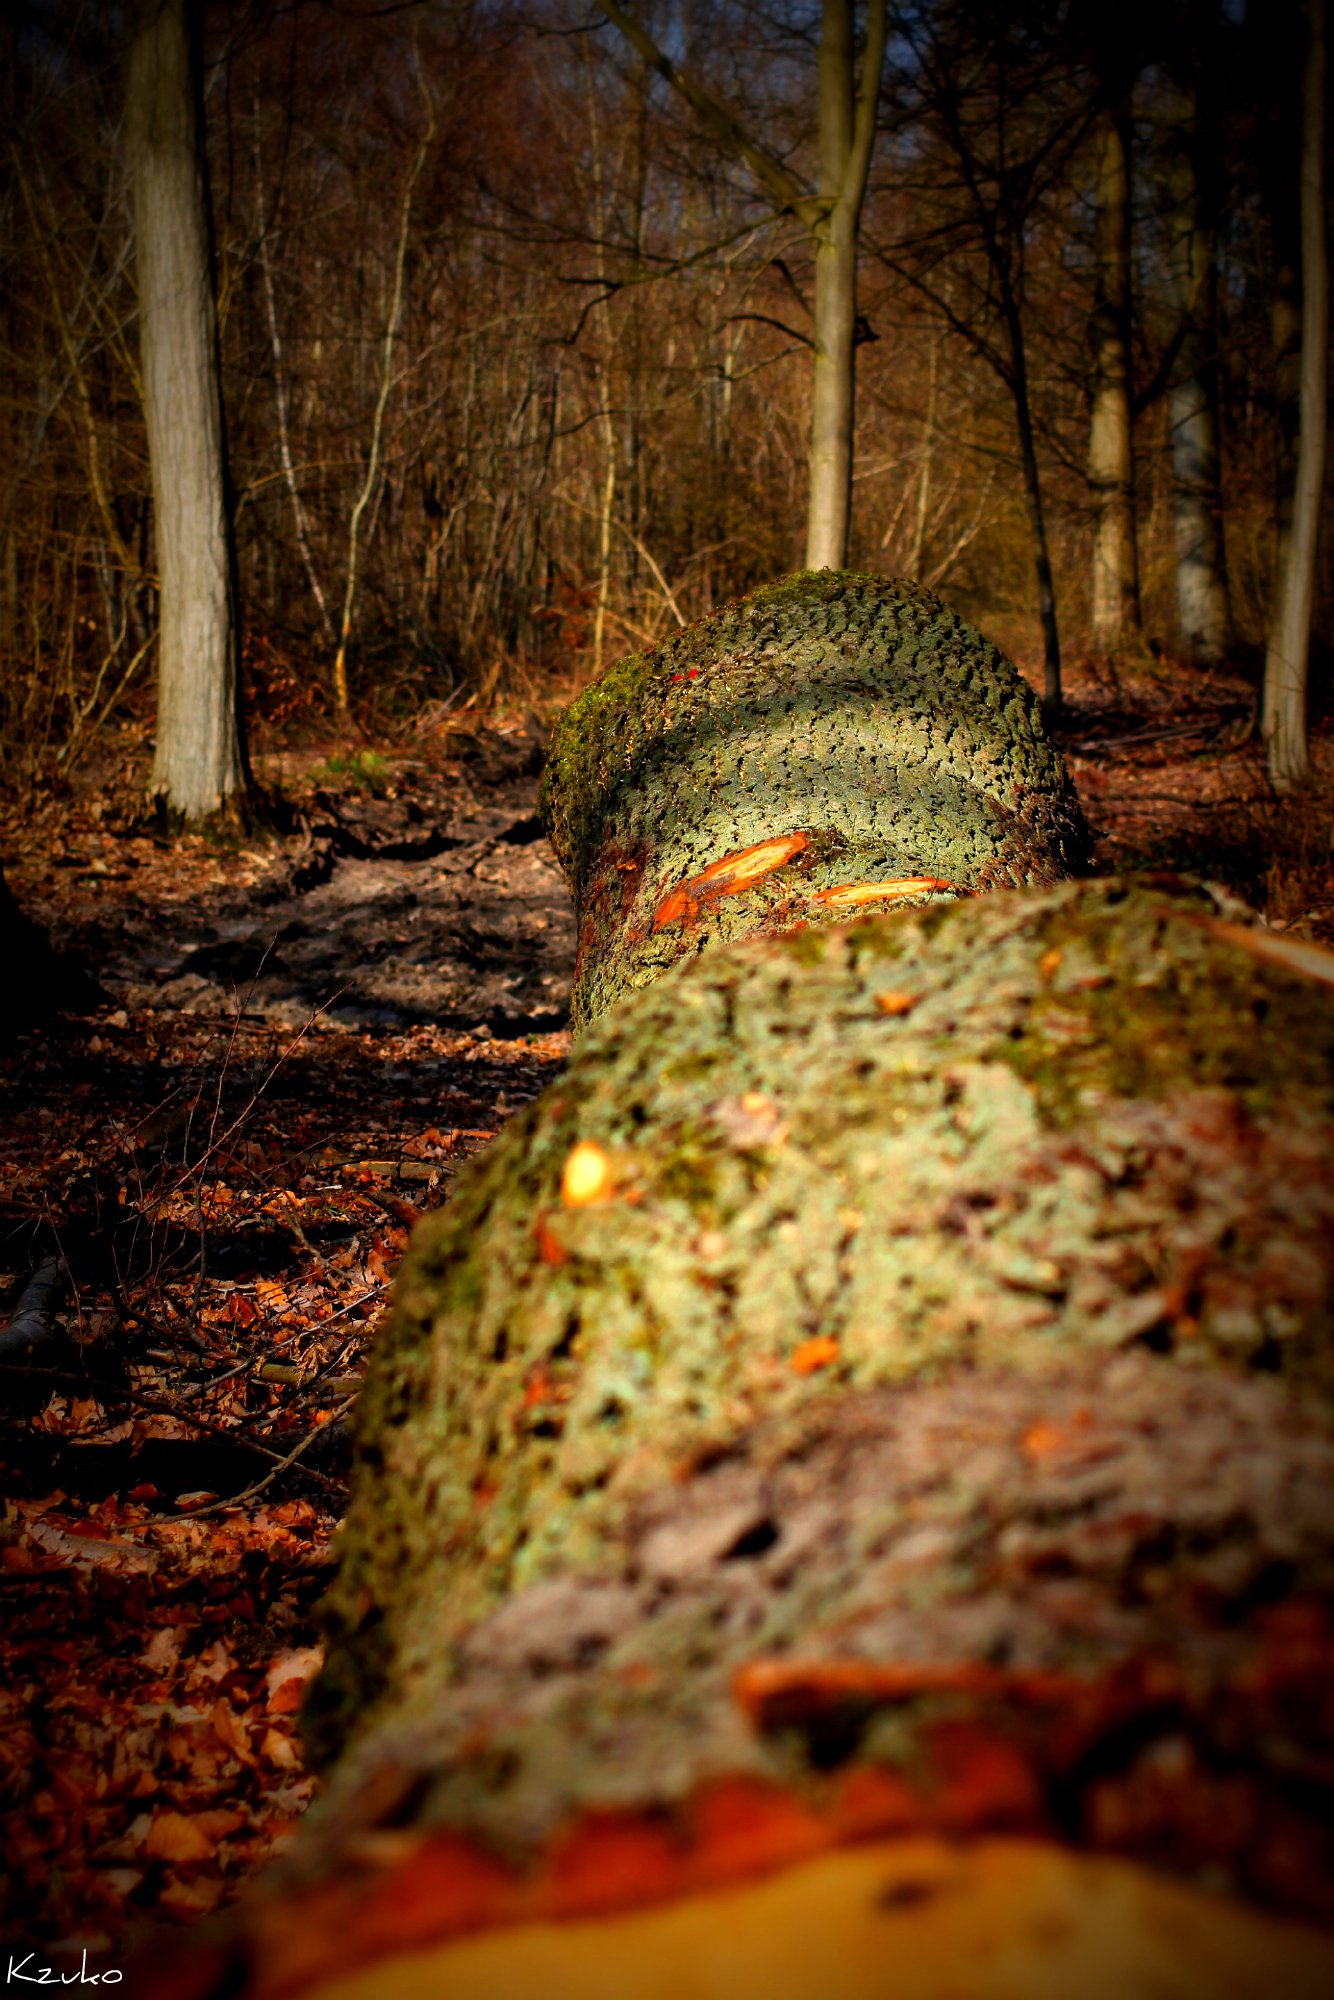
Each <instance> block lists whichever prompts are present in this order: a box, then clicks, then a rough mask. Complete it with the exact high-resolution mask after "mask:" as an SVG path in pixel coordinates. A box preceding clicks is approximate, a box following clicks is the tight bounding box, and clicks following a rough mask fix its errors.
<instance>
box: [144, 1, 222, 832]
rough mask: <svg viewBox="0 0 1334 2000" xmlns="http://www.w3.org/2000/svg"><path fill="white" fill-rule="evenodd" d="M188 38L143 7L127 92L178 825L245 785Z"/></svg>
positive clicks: (196, 101)
mask: <svg viewBox="0 0 1334 2000" xmlns="http://www.w3.org/2000/svg"><path fill="white" fill-rule="evenodd" d="M196 29H197V23H196V22H195V21H193V20H190V19H188V18H187V4H186V0H145V4H144V5H143V7H142V9H141V11H140V13H139V16H138V26H137V32H136V34H135V37H134V41H133V43H132V45H131V49H130V60H129V70H128V77H127V84H126V127H127V136H128V143H129V157H130V178H131V185H132V192H133V203H134V231H135V247H136V255H137V262H138V273H139V328H140V345H141V350H142V356H143V395H144V417H145V421H146V423H147V427H148V455H149V461H150V466H151V470H152V480H153V511H154V526H155V533H156V539H157V557H158V572H159V578H160V587H161V595H160V604H161V630H160V635H159V653H158V702H157V748H156V752H155V755H154V759H153V775H152V780H151V785H152V789H153V791H154V793H155V794H157V795H158V796H159V797H161V798H163V799H164V800H165V801H166V803H167V804H168V806H170V807H171V808H172V809H173V810H174V811H177V812H179V813H182V814H183V815H184V816H185V818H186V819H201V818H203V817H204V816H205V815H206V814H208V813H211V812H215V811H216V810H217V809H218V807H219V806H221V805H222V804H224V802H225V801H226V800H227V799H228V798H231V797H232V796H234V795H237V794H240V793H242V792H244V790H245V786H246V770H245V758H244V751H243V746H242V741H241V730H240V718H239V713H238V704H237V623H236V595H235V571H234V562H233V551H232V539H231V521H230V516H229V511H228V502H227V477H226V454H225V444H224V435H223V422H222V394H221V388H220V383H219V372H218V332H217V319H216V314H215V311H214V303H213V285H212V270H211V265H212V260H211V256H210V243H209V212H208V189H207V180H206V173H205V162H204V152H203V130H202V119H201V115H200V109H201V100H202V89H201V70H200V54H199V48H198V42H197V39H196V33H195V30H196Z"/></svg>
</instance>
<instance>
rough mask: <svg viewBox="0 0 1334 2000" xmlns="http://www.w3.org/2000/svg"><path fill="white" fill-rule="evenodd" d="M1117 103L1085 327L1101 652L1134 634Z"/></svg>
mask: <svg viewBox="0 0 1334 2000" xmlns="http://www.w3.org/2000/svg"><path fill="white" fill-rule="evenodd" d="M1128 123H1129V121H1128V119H1127V117H1126V113H1125V108H1124V106H1123V105H1113V106H1112V107H1110V108H1109V109H1108V111H1107V112H1106V113H1105V114H1104V118H1103V126H1102V132H1101V136H1100V142H1099V148H1098V192H1097V203H1098V295H1097V299H1096V302H1095V304H1094V308H1093V315H1092V319H1091V322H1090V329H1089V330H1090V334H1091V337H1092V343H1093V367H1094V389H1093V416H1092V421H1091V423H1090V426H1089V484H1090V485H1091V486H1092V488H1093V497H1094V506H1095V508H1096V511H1097V524H1096V528H1095V533H1094V543H1093V636H1094V639H1095V641H1096V643H1097V644H1098V645H1099V646H1100V647H1102V648H1105V649H1108V650H1110V649H1112V648H1115V647H1117V646H1120V645H1122V644H1124V642H1125V640H1126V638H1127V636H1128V635H1129V634H1130V633H1133V632H1137V631H1138V630H1139V622H1140V612H1139V566H1138V562H1137V559H1136V552H1135V488H1134V472H1133V456H1132V443H1131V405H1130V147H1129V139H1128V129H1127V128H1128Z"/></svg>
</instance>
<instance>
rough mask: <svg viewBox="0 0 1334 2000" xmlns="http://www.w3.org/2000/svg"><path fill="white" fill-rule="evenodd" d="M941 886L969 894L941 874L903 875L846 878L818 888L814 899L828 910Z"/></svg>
mask: <svg viewBox="0 0 1334 2000" xmlns="http://www.w3.org/2000/svg"><path fill="white" fill-rule="evenodd" d="M937 889H952V890H953V891H954V893H955V894H956V895H959V896H962V895H966V894H967V891H966V890H965V889H963V888H961V887H960V885H959V884H958V883H957V882H945V881H942V880H941V878H940V876H939V875H899V876H896V877H895V878H893V879H892V880H891V881H888V882H846V883H844V884H842V886H841V887H839V888H837V889H818V890H817V891H816V893H815V894H814V895H813V896H812V897H811V901H812V902H813V903H823V904H824V906H825V908H826V909H827V910H842V909H854V908H856V906H857V905H858V904H859V903H897V902H898V901H899V900H900V899H901V898H902V897H904V896H926V895H929V894H931V893H932V892H933V891H935V890H937Z"/></svg>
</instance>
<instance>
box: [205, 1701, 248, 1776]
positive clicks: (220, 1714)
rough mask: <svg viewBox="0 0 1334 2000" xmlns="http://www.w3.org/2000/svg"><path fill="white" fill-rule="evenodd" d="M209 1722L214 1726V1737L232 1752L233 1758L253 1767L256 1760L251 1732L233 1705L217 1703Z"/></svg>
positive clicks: (224, 1702)
mask: <svg viewBox="0 0 1334 2000" xmlns="http://www.w3.org/2000/svg"><path fill="white" fill-rule="evenodd" d="M209 1721H210V1722H211V1723H212V1725H213V1733H214V1735H215V1736H216V1737H217V1739H218V1741H219V1742H220V1743H222V1744H223V1745H225V1747H226V1748H227V1749H228V1750H230V1751H231V1753H232V1755H233V1757H239V1758H240V1760H241V1762H242V1763H243V1764H251V1765H253V1763H254V1761H255V1758H254V1753H253V1752H252V1750H251V1748H250V1731H249V1730H248V1729H247V1728H246V1726H245V1724H244V1722H242V1720H241V1718H240V1716H239V1715H238V1714H237V1713H236V1711H235V1709H234V1708H233V1707H232V1706H231V1703H230V1702H226V1701H215V1702H214V1704H213V1712H212V1714H211V1715H210V1716H209Z"/></svg>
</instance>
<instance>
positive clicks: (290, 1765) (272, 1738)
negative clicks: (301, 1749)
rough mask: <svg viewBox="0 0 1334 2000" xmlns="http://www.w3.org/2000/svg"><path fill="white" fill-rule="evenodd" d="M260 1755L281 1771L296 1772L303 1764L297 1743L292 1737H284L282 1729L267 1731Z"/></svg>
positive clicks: (260, 1747)
mask: <svg viewBox="0 0 1334 2000" xmlns="http://www.w3.org/2000/svg"><path fill="white" fill-rule="evenodd" d="M259 1754H260V1756H261V1757H263V1759H264V1760H265V1762H266V1763H268V1764H273V1765H275V1766H276V1767H277V1769H278V1770H280V1771H291V1770H294V1769H295V1768H296V1766H297V1765H298V1764H299V1763H300V1762H301V1759H300V1757H299V1756H298V1755H297V1748H296V1745H295V1743H293V1741H292V1739H291V1737H290V1736H284V1735H283V1733H282V1731H281V1729H266V1730H265V1732H264V1741H263V1742H262V1743H261V1744H260V1746H259Z"/></svg>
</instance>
